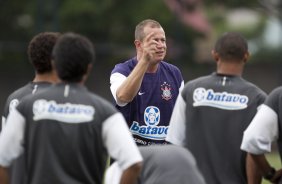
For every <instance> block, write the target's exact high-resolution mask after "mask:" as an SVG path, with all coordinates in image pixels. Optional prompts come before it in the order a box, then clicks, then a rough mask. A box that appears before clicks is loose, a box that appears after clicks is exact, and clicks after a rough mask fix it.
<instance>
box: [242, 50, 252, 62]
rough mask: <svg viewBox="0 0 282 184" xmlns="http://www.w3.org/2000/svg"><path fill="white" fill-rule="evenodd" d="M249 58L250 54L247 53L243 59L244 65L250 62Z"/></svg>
mask: <svg viewBox="0 0 282 184" xmlns="http://www.w3.org/2000/svg"><path fill="white" fill-rule="evenodd" d="M249 58H250V53H249V52H246V53H245V54H244V58H243V61H244V63H246V62H247V61H248V60H249Z"/></svg>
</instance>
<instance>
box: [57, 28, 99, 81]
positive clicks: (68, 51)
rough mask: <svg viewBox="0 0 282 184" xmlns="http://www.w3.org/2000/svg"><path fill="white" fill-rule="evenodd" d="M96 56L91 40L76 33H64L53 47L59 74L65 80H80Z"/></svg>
mask: <svg viewBox="0 0 282 184" xmlns="http://www.w3.org/2000/svg"><path fill="white" fill-rule="evenodd" d="M94 58H95V53H94V46H93V44H92V43H91V41H90V40H89V39H88V38H86V37H84V36H82V35H79V34H75V33H66V34H63V35H62V36H61V37H60V38H59V40H58V41H57V44H56V45H55V47H54V49H53V59H54V65H55V68H56V71H57V74H58V76H59V78H60V79H61V80H63V81H65V82H80V81H81V80H82V77H83V76H84V75H85V74H86V72H87V69H88V65H89V64H91V63H92V62H94Z"/></svg>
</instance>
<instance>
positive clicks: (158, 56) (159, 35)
mask: <svg viewBox="0 0 282 184" xmlns="http://www.w3.org/2000/svg"><path fill="white" fill-rule="evenodd" d="M150 33H153V35H152V37H150V39H149V40H148V41H150V40H154V42H153V43H152V44H155V46H156V51H155V53H154V60H155V61H157V62H160V61H162V60H163V59H164V57H165V55H166V37H165V32H164V30H163V28H161V27H160V28H151V27H144V34H145V37H146V36H147V35H148V34H150Z"/></svg>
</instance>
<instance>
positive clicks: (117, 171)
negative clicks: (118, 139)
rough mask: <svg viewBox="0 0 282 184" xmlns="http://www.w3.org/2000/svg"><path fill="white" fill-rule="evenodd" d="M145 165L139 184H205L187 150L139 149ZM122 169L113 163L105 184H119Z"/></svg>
mask: <svg viewBox="0 0 282 184" xmlns="http://www.w3.org/2000/svg"><path fill="white" fill-rule="evenodd" d="M139 150H140V152H141V155H142V157H143V159H144V165H143V168H142V171H141V175H140V177H139V178H138V182H137V184H151V183H153V184H205V181H204V179H203V177H202V175H201V173H200V172H199V170H198V168H197V165H196V162H195V159H194V157H193V156H192V154H191V153H190V152H189V151H188V150H187V149H185V148H183V147H179V146H174V145H152V146H146V147H144V146H142V147H139ZM121 172H122V169H121V168H120V167H119V165H118V163H116V162H115V163H113V164H112V165H111V166H110V167H109V168H108V169H107V172H106V176H105V184H119V181H120V176H121Z"/></svg>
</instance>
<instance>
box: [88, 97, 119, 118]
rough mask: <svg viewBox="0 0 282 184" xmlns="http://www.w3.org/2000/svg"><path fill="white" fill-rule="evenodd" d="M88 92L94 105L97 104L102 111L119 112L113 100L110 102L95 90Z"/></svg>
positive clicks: (97, 107)
mask: <svg viewBox="0 0 282 184" xmlns="http://www.w3.org/2000/svg"><path fill="white" fill-rule="evenodd" d="M88 94H89V97H90V100H91V101H92V104H93V106H95V107H96V109H97V110H99V111H101V112H108V113H110V114H113V113H116V112H117V110H116V108H115V107H114V105H113V104H112V103H111V102H109V101H108V100H107V99H106V98H104V97H102V96H100V95H98V94H96V93H93V92H88Z"/></svg>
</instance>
